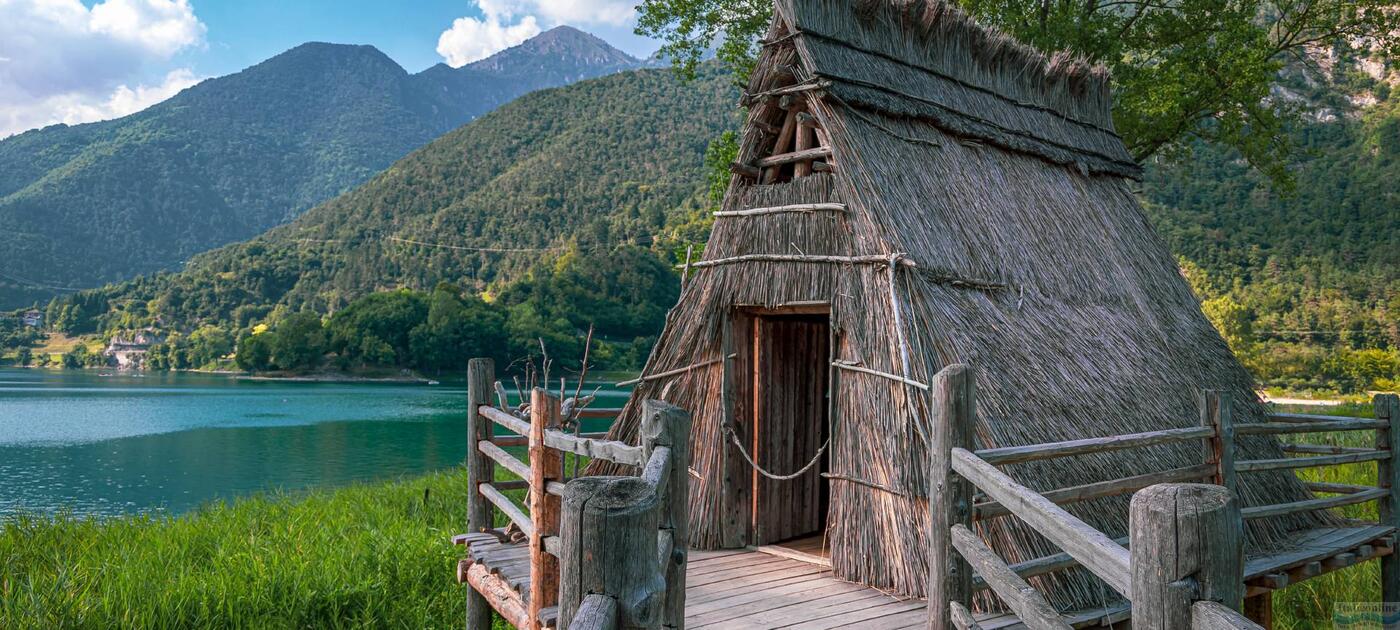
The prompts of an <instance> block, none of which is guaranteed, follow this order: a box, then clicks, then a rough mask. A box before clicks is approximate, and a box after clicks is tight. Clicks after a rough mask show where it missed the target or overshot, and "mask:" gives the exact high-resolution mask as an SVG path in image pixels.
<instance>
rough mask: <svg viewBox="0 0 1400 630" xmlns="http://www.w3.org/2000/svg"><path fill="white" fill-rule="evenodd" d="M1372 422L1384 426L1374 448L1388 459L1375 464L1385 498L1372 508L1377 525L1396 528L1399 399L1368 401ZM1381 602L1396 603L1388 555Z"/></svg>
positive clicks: (1394, 562) (1397, 577)
mask: <svg viewBox="0 0 1400 630" xmlns="http://www.w3.org/2000/svg"><path fill="white" fill-rule="evenodd" d="M1371 402H1372V405H1373V409H1375V414H1376V420H1378V421H1380V422H1384V423H1385V424H1386V427H1385V428H1384V429H1380V430H1378V431H1376V448H1377V449H1381V450H1384V451H1385V452H1386V453H1389V454H1390V458H1388V459H1382V460H1379V461H1380V463H1379V464H1378V465H1377V468H1378V470H1377V483H1376V485H1377V486H1380V487H1381V488H1383V489H1385V490H1386V496H1385V497H1384V498H1382V499H1381V500H1380V503H1378V504H1377V505H1376V513H1377V517H1378V518H1377V520H1378V521H1379V522H1380V524H1381V525H1390V526H1394V527H1400V461H1396V460H1395V458H1396V457H1397V456H1400V396H1396V395H1395V394H1377V395H1376V396H1375V397H1374V398H1372V399H1371ZM1381 601H1383V602H1396V601H1400V555H1397V554H1395V553H1393V550H1392V553H1388V554H1386V555H1384V556H1383V557H1382V558H1381Z"/></svg>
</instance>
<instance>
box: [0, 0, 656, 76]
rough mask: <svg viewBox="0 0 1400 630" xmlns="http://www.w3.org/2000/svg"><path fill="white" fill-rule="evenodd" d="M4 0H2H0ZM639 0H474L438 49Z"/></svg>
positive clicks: (477, 47)
mask: <svg viewBox="0 0 1400 630" xmlns="http://www.w3.org/2000/svg"><path fill="white" fill-rule="evenodd" d="M0 1H3V0H0ZM634 2H635V0H476V3H475V4H476V6H477V8H478V9H480V11H481V17H480V18H476V17H460V18H457V19H456V20H453V21H452V27H451V28H449V29H447V30H445V31H443V32H442V35H440V36H439V37H438V45H437V52H438V54H440V55H442V57H443V59H445V60H446V61H447V65H449V66H452V67H454V68H460V67H462V66H463V65H466V64H468V63H471V62H473V61H476V60H478V59H484V58H486V57H489V56H491V55H492V54H494V53H497V52H500V51H502V50H505V49H506V48H510V47H511V46H514V45H516V44H519V43H520V42H523V41H525V40H527V39H529V38H531V37H534V36H535V35H537V34H539V32H540V30H541V27H554V26H558V25H560V24H571V25H576V26H586V25H605V26H622V25H625V24H628V23H630V22H631V21H632V20H633V19H634V18H635V17H636V9H635V4H634Z"/></svg>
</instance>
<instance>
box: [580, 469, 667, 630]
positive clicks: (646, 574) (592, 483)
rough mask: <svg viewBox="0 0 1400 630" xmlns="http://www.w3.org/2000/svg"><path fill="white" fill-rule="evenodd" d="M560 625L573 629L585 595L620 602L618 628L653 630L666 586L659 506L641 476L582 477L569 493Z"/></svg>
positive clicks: (660, 609)
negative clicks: (659, 537)
mask: <svg viewBox="0 0 1400 630" xmlns="http://www.w3.org/2000/svg"><path fill="white" fill-rule="evenodd" d="M563 519H564V520H563V525H562V527H561V530H560V541H561V543H562V544H561V545H560V548H561V550H560V554H559V555H560V558H561V563H560V564H561V566H562V569H563V571H562V572H561V575H560V584H559V625H558V627H560V628H568V627H569V624H570V623H572V622H573V620H574V618H575V617H576V616H577V615H578V614H579V608H580V606H582V604H583V600H584V597H585V596H588V595H591V594H603V595H608V596H610V597H612V598H613V599H615V600H617V626H616V627H618V628H653V627H656V626H657V624H658V623H659V622H660V620H661V615H662V609H663V607H664V606H665V601H664V600H665V597H666V583H665V579H664V577H663V573H662V572H661V570H660V568H659V567H658V566H657V562H656V532H657V528H658V526H659V525H660V523H661V510H660V503H659V502H658V501H657V496H656V492H655V491H653V489H652V487H651V485H650V484H648V483H647V482H646V481H645V480H643V479H642V478H640V477H582V478H579V479H575V480H573V481H570V482H569V485H568V486H567V488H566V490H565V491H564V506H563Z"/></svg>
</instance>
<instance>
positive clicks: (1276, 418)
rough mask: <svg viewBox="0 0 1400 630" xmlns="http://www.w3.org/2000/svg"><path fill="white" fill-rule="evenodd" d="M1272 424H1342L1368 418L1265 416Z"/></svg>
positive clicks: (1275, 414)
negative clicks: (1346, 421)
mask: <svg viewBox="0 0 1400 630" xmlns="http://www.w3.org/2000/svg"><path fill="white" fill-rule="evenodd" d="M1264 417H1265V418H1267V419H1268V420H1269V421H1271V422H1291V423H1295V424H1296V423H1311V422H1341V421H1343V420H1366V419H1367V418H1354V417H1351V416H1323V415H1317V414H1308V413H1270V414H1265V415H1264Z"/></svg>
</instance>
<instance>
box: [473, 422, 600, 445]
mask: <svg viewBox="0 0 1400 630" xmlns="http://www.w3.org/2000/svg"><path fill="white" fill-rule="evenodd" d="M580 417H582V418H588V417H592V416H580ZM603 417H608V418H610V417H612V416H603ZM578 437H581V438H588V439H590V440H603V439H607V437H608V432H607V431H592V432H589V433H580V434H578ZM491 443H492V444H495V445H496V446H501V447H506V446H529V445H530V437H529V436H525V435H504V436H502V435H497V436H495V437H492V438H491Z"/></svg>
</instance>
